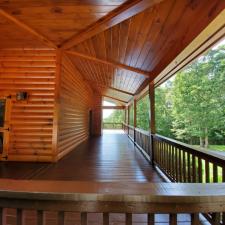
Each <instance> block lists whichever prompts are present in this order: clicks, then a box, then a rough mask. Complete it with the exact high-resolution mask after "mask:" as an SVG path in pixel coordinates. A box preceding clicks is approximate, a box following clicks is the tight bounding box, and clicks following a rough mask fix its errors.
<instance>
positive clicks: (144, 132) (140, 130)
mask: <svg viewBox="0 0 225 225" xmlns="http://www.w3.org/2000/svg"><path fill="white" fill-rule="evenodd" d="M135 130H136V131H138V132H140V133H143V134H145V135H148V136H150V133H149V131H147V130H143V129H141V128H137V127H136V128H135Z"/></svg>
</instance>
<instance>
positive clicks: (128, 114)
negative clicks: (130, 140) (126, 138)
mask: <svg viewBox="0 0 225 225" xmlns="http://www.w3.org/2000/svg"><path fill="white" fill-rule="evenodd" d="M127 125H128V126H127V135H129V125H130V106H129V105H128V107H127Z"/></svg>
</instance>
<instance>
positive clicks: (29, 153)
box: [0, 49, 56, 161]
mask: <svg viewBox="0 0 225 225" xmlns="http://www.w3.org/2000/svg"><path fill="white" fill-rule="evenodd" d="M0 61H1V63H0V96H1V97H6V96H11V110H10V111H11V113H10V115H9V128H10V131H9V143H8V149H7V153H6V154H5V156H6V157H4V158H2V160H11V161H52V159H53V154H52V132H53V129H52V128H53V112H54V102H55V101H54V100H55V99H54V98H55V96H54V90H55V74H56V52H55V50H48V49H42V50H35V49H34V50H31V49H30V50H19V49H14V50H13V49H11V50H1V51H0ZM24 91H25V92H27V93H28V99H27V100H20V101H18V100H16V93H18V92H24Z"/></svg>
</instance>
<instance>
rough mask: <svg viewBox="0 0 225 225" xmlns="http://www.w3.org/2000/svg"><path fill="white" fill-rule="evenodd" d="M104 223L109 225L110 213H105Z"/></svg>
mask: <svg viewBox="0 0 225 225" xmlns="http://www.w3.org/2000/svg"><path fill="white" fill-rule="evenodd" d="M103 225H109V213H103Z"/></svg>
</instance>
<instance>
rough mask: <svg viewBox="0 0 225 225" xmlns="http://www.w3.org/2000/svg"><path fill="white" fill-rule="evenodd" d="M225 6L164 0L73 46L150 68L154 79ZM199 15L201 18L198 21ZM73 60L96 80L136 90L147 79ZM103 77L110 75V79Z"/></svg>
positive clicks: (130, 64) (186, 0) (92, 63)
mask: <svg viewBox="0 0 225 225" xmlns="http://www.w3.org/2000/svg"><path fill="white" fill-rule="evenodd" d="M224 7H225V3H224V2H220V3H218V2H216V1H207V3H206V2H205V1H196V2H190V1H188V0H184V1H173V0H172V1H171V0H169V1H168V0H166V1H162V2H161V3H159V4H157V5H155V6H154V7H151V8H149V9H146V10H145V11H143V12H141V13H139V14H137V15H135V16H133V17H131V18H129V19H127V20H125V21H123V22H121V23H120V24H117V25H116V26H113V27H111V28H110V29H108V30H106V31H104V32H101V33H99V34H97V35H95V36H93V37H92V38H90V39H88V40H86V41H84V42H82V43H80V44H78V45H77V46H75V47H73V49H72V50H75V51H77V52H80V53H82V54H86V55H89V56H90V57H96V58H98V59H102V60H107V61H113V62H116V63H121V64H123V65H127V66H130V67H133V68H137V69H141V70H143V71H149V72H150V80H153V79H154V78H155V77H156V76H157V75H158V74H159V73H160V72H161V71H162V70H163V69H164V68H165V67H166V66H167V65H168V64H169V63H170V62H171V61H172V60H173V58H175V57H176V55H177V54H179V53H180V52H181V51H182V50H183V49H184V48H185V47H186V46H187V45H188V44H189V43H190V42H191V41H192V40H193V39H194V38H195V37H196V36H197V35H198V34H199V33H200V32H201V31H202V30H203V29H204V28H205V27H206V26H207V24H209V22H211V21H212V20H213V19H214V18H215V17H216V15H218V14H219V13H220V12H221V11H222V10H223V9H224ZM196 18H201V19H198V20H197V21H196ZM174 27H176V29H175V30H174ZM74 63H75V64H76V65H77V67H78V68H79V70H80V71H81V72H82V74H84V75H85V76H86V77H88V78H89V76H90V75H89V74H87V73H85V70H91V73H92V74H93V75H92V78H91V79H92V80H93V81H95V82H99V83H100V84H101V83H102V84H107V85H111V86H113V87H116V88H119V89H122V90H125V91H132V90H135V91H137V90H138V88H139V87H140V86H141V85H142V84H143V83H144V82H145V80H146V78H145V77H141V76H137V74H136V76H132V72H128V71H123V70H121V69H113V68H108V67H107V66H103V65H101V64H100V63H99V64H98V63H96V62H92V61H90V60H85V59H78V58H77V57H76V56H74ZM106 71H107V72H108V73H107V72H106ZM106 74H107V75H106ZM121 74H122V76H121ZM103 77H104V78H105V77H107V83H105V80H104V78H103ZM121 77H123V79H120V78H121ZM146 85H147V84H146ZM100 91H101V90H100ZM121 98H122V97H121Z"/></svg>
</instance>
